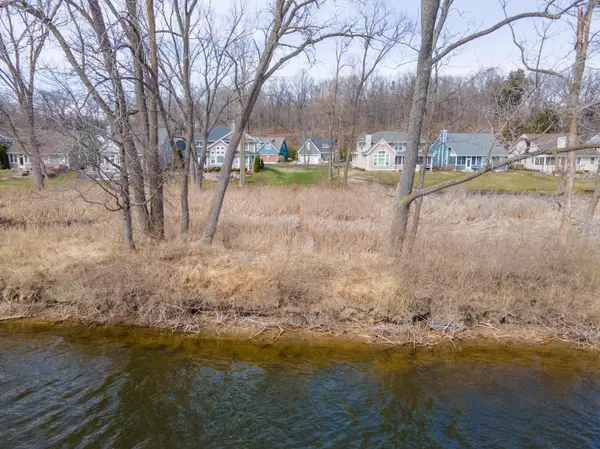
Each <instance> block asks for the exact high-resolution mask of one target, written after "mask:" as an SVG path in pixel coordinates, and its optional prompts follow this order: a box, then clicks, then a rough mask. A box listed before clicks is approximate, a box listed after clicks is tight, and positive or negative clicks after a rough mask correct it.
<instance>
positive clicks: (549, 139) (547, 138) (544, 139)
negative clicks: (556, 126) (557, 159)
mask: <svg viewBox="0 0 600 449" xmlns="http://www.w3.org/2000/svg"><path fill="white" fill-rule="evenodd" d="M560 137H564V138H566V136H565V135H564V134H523V135H522V136H521V137H519V140H528V141H530V142H531V143H532V144H533V145H535V146H536V147H537V148H538V149H540V150H553V149H554V148H557V147H558V139H559V138H560Z"/></svg>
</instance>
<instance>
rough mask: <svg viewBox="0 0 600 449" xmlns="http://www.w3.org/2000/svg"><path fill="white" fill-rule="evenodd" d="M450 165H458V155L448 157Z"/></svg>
mask: <svg viewBox="0 0 600 449" xmlns="http://www.w3.org/2000/svg"><path fill="white" fill-rule="evenodd" d="M448 165H456V156H450V157H449V158H448Z"/></svg>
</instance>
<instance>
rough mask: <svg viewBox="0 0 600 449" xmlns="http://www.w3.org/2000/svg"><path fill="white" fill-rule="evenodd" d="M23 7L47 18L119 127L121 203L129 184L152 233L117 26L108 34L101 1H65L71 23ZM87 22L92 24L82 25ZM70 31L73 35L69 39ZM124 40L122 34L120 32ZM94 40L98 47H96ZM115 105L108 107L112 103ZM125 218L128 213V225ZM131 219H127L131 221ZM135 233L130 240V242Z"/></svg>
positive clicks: (93, 95) (135, 205) (73, 63)
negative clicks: (117, 44) (114, 40)
mask: <svg viewBox="0 0 600 449" xmlns="http://www.w3.org/2000/svg"><path fill="white" fill-rule="evenodd" d="M13 4H14V5H16V6H17V7H18V8H20V9H21V10H22V11H24V12H25V13H27V14H30V15H31V16H33V17H35V18H36V19H37V20H38V21H40V22H43V23H44V24H45V26H46V27H47V28H48V30H49V31H50V32H51V33H52V35H53V36H54V38H55V39H56V41H57V42H58V44H59V45H60V47H61V49H62V51H63V53H64V55H65V57H66V58H67V61H68V62H69V64H70V65H71V68H72V69H73V71H74V72H75V73H76V74H77V76H78V77H79V79H80V81H81V83H82V84H83V86H84V88H85V89H86V90H87V92H88V94H89V96H90V97H91V98H93V100H94V101H95V103H96V105H97V107H98V108H100V109H101V110H102V111H103V112H104V114H105V115H106V118H107V120H108V121H109V122H110V124H111V126H112V128H113V129H114V130H115V134H116V137H117V145H118V146H119V148H121V150H122V152H123V157H122V161H121V186H122V188H121V194H122V195H123V198H122V203H123V204H127V205H128V204H131V202H130V200H129V188H130V187H131V189H132V190H133V195H134V201H135V202H134V203H133V204H132V207H133V208H135V209H136V210H137V212H138V217H139V221H140V224H141V226H142V229H143V230H144V231H145V232H148V231H149V230H150V228H151V226H150V217H149V213H148V208H147V203H146V194H145V190H144V176H143V172H142V169H141V165H140V161H139V158H138V154H137V150H136V147H135V143H134V139H133V131H132V126H131V121H130V110H129V108H128V101H127V95H126V91H125V88H124V84H123V79H124V76H123V74H122V73H121V70H120V68H119V61H118V57H117V56H118V52H117V50H116V48H115V46H114V45H113V43H112V41H111V39H110V38H111V36H112V37H114V36H113V35H112V34H111V33H115V32H116V29H115V28H114V27H111V29H110V30H111V32H110V33H109V30H108V28H107V27H106V22H105V18H104V15H103V13H102V10H101V8H100V5H99V3H98V0H88V1H87V7H86V4H85V3H83V1H81V2H76V1H75V0H69V1H68V2H65V3H61V5H62V6H63V7H64V9H63V11H64V12H65V13H66V15H67V17H69V19H70V23H72V24H73V26H72V27H71V28H70V29H65V30H64V33H63V30H61V28H59V27H62V26H63V25H64V23H63V22H58V21H54V20H53V17H50V16H48V15H47V13H46V11H45V10H44V9H42V8H40V7H39V6H38V5H33V4H31V3H28V2H26V1H19V2H18V3H17V2H15V3H13ZM84 26H87V27H88V28H86V29H84ZM67 36H73V39H72V40H71V41H69V40H68V39H67ZM117 37H118V38H119V39H121V36H120V35H118V36H117ZM94 45H95V47H94ZM111 104H112V105H113V106H110V105H111ZM127 221H128V219H127V217H125V216H124V223H125V227H127V226H128V224H127ZM130 222H131V220H130V219H129V225H130ZM129 237H131V240H130V241H127V240H128V239H129ZM124 238H125V240H126V244H127V245H128V246H133V232H132V231H131V230H128V231H127V232H125V235H124Z"/></svg>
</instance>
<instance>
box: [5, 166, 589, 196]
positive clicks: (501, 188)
mask: <svg viewBox="0 0 600 449" xmlns="http://www.w3.org/2000/svg"><path fill="white" fill-rule="evenodd" d="M337 173H338V170H337V168H334V172H333V183H334V184H337V183H338V182H340V183H341V182H342V179H341V178H342V177H343V168H340V170H339V173H340V178H338V176H337ZM10 174H14V172H10V171H9V170H2V171H0V186H1V187H31V185H32V181H31V178H7V176H8V175H10ZM400 174H401V173H399V172H363V171H359V170H350V172H349V177H350V182H351V183H355V184H369V183H377V184H383V185H387V186H390V187H392V186H395V185H396V184H397V183H398V180H399V179H400ZM417 176H418V174H417ZM461 176H464V173H457V172H446V171H435V172H431V173H427V174H426V175H425V185H426V186H431V185H434V184H437V183H439V182H443V181H447V180H451V179H456V178H459V177H461ZM76 179H77V174H76V173H75V172H71V173H66V174H63V175H59V176H57V177H55V178H52V179H49V180H47V185H48V186H67V185H69V184H71V183H73V182H74V181H75V180H76ZM236 182H237V181H236ZM213 184H214V183H213V182H211V181H209V182H207V183H206V185H207V187H209V188H210V187H211V186H212V185H213ZM326 184H327V167H326V166H324V165H322V166H318V167H315V166H309V167H305V166H302V165H278V166H266V167H265V168H264V169H263V170H262V171H261V172H260V173H249V176H248V185H250V186H321V185H326ZM557 185H558V179H557V178H555V177H553V176H549V175H544V174H541V173H535V172H526V171H516V170H512V171H509V172H507V173H487V174H485V175H483V176H481V177H479V178H477V179H474V180H472V181H469V182H468V183H465V184H462V185H461V186H458V187H456V188H455V189H459V190H464V189H466V190H467V191H470V192H482V193H488V192H498V193H543V194H554V193H556V191H557ZM575 188H576V191H577V192H578V193H584V192H591V191H593V190H594V183H593V180H591V179H577V180H576V182H575Z"/></svg>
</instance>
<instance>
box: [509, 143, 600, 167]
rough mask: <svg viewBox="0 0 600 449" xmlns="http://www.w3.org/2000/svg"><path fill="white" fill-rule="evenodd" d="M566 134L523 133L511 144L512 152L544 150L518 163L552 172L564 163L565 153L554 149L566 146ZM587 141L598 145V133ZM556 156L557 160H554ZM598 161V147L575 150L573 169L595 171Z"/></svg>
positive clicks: (599, 159) (599, 154)
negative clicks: (555, 151)
mask: <svg viewBox="0 0 600 449" xmlns="http://www.w3.org/2000/svg"><path fill="white" fill-rule="evenodd" d="M567 140H568V139H567V136H566V135H564V134H523V135H522V136H521V137H519V138H518V139H517V141H516V142H515V143H514V144H513V148H512V153H513V154H524V153H533V152H536V151H540V150H542V151H544V152H543V153H542V154H539V155H537V156H535V157H530V158H527V159H524V160H522V161H521V162H520V164H521V165H522V166H523V167H524V168H527V169H529V170H536V171H540V172H544V173H554V172H555V171H556V167H557V162H558V166H559V167H560V168H561V169H562V168H564V167H565V165H566V161H567V155H566V153H562V154H559V155H555V154H554V153H553V150H554V149H559V148H566V147H567ZM588 143H598V144H599V147H600V135H596V136H594V137H592V138H591V139H589V140H588ZM556 157H558V161H557V160H556ZM599 161H600V150H599V149H598V148H591V149H584V150H579V151H575V170H576V171H578V172H583V173H590V172H596V171H597V170H598V163H599Z"/></svg>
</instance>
